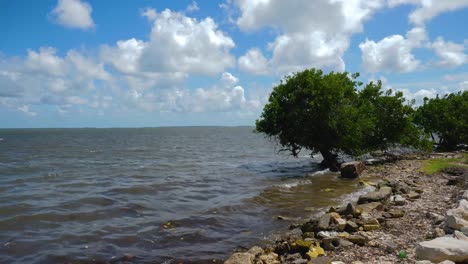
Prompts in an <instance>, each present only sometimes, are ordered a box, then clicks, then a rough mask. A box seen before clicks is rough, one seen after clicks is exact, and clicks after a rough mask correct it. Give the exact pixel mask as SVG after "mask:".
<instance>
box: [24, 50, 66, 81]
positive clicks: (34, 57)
mask: <svg viewBox="0 0 468 264" xmlns="http://www.w3.org/2000/svg"><path fill="white" fill-rule="evenodd" d="M55 53H56V49H54V48H51V47H43V48H40V49H39V52H36V51H34V50H28V57H27V60H26V66H27V67H28V68H29V69H31V70H33V71H35V72H40V73H44V74H50V75H55V76H61V75H64V74H65V72H66V71H67V68H66V64H65V62H64V60H63V59H62V58H60V57H58V56H57V55H55Z"/></svg>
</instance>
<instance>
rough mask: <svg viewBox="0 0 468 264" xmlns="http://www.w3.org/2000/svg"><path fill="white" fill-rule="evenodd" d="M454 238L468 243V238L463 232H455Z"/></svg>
mask: <svg viewBox="0 0 468 264" xmlns="http://www.w3.org/2000/svg"><path fill="white" fill-rule="evenodd" d="M452 237H454V238H456V239H459V240H465V241H468V237H467V236H466V235H465V234H463V233H462V232H460V231H455V232H453V235H452Z"/></svg>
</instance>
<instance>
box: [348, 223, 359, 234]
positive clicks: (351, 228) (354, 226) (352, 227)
mask: <svg viewBox="0 0 468 264" xmlns="http://www.w3.org/2000/svg"><path fill="white" fill-rule="evenodd" d="M358 229H359V226H358V225H357V224H356V223H355V222H353V221H348V222H346V227H345V230H346V231H347V232H356V231H357V230H358Z"/></svg>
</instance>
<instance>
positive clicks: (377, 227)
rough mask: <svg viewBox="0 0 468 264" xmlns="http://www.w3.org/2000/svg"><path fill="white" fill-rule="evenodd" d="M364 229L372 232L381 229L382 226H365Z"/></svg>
mask: <svg viewBox="0 0 468 264" xmlns="http://www.w3.org/2000/svg"><path fill="white" fill-rule="evenodd" d="M362 227H363V228H364V231H372V230H377V229H379V228H380V225H364V226H362Z"/></svg>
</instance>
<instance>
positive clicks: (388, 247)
mask: <svg viewBox="0 0 468 264" xmlns="http://www.w3.org/2000/svg"><path fill="white" fill-rule="evenodd" d="M384 247H385V251H387V252H388V253H393V252H395V251H396V250H397V248H398V245H397V244H396V243H395V242H393V241H392V240H387V241H385V242H384Z"/></svg>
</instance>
